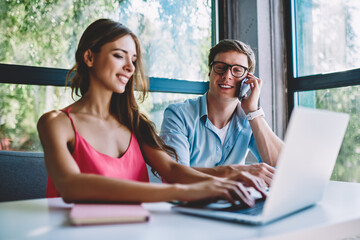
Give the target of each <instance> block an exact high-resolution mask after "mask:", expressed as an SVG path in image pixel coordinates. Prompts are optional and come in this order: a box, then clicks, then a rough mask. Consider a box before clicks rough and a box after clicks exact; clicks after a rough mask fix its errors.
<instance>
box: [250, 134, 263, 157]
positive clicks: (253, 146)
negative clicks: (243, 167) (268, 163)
mask: <svg viewBox="0 0 360 240" xmlns="http://www.w3.org/2000/svg"><path fill="white" fill-rule="evenodd" d="M249 149H250V151H251V153H252V154H253V155H254V157H255V158H256V159H257V160H258V162H259V163H261V162H262V160H261V157H260V153H259V150H258V148H257V146H256V141H255V138H254V135H251V139H250V143H249Z"/></svg>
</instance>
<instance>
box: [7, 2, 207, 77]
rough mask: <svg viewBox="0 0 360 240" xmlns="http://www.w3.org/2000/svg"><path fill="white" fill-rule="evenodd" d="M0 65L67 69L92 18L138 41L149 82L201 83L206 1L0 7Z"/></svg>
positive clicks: (204, 62)
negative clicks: (124, 29)
mask: <svg viewBox="0 0 360 240" xmlns="http://www.w3.org/2000/svg"><path fill="white" fill-rule="evenodd" d="M0 18H1V24H0V62H1V63H9V64H19V65H31V66H42V67H55V68H64V69H70V68H71V67H72V65H73V64H74V54H75V48H76V46H77V44H78V41H79V38H80V36H81V34H82V33H83V31H84V30H85V28H86V27H87V26H88V25H89V24H90V23H91V22H93V21H94V20H96V19H98V18H111V19H114V20H117V21H120V22H122V23H123V24H125V25H126V26H128V27H129V28H130V29H131V30H132V31H133V32H134V33H135V34H137V36H138V37H139V38H140V41H141V43H142V46H143V49H144V53H145V54H144V55H145V60H146V63H147V65H148V73H149V75H150V76H153V77H165V78H177V79H187V80H191V79H194V80H200V79H207V78H206V76H207V72H208V69H207V54H208V49H210V47H211V1H209V0H203V1H199V0H184V1H168V0H147V1H144V0H132V1H129V0H97V1H84V0H61V1H48V0H29V1H1V3H0Z"/></svg>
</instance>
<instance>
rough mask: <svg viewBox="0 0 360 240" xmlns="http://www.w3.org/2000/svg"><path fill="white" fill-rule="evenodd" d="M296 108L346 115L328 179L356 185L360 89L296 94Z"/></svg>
mask: <svg viewBox="0 0 360 240" xmlns="http://www.w3.org/2000/svg"><path fill="white" fill-rule="evenodd" d="M297 97H298V98H297V100H298V103H299V105H300V106H306V107H313V108H318V109H326V110H330V111H335V112H345V113H349V114H350V121H349V125H348V128H347V130H346V133H345V137H344V140H343V143H342V146H341V149H340V152H339V156H338V158H337V161H336V164H335V168H334V171H333V174H332V177H331V179H332V180H336V181H346V182H360V121H359V116H360V86H353V87H342V88H334V89H324V90H316V91H306V92H298V94H297Z"/></svg>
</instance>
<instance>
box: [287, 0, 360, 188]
mask: <svg viewBox="0 0 360 240" xmlns="http://www.w3.org/2000/svg"><path fill="white" fill-rule="evenodd" d="M290 2H291V7H290V8H289V9H288V11H289V12H291V19H292V24H291V29H290V30H291V32H292V36H291V37H292V42H291V44H288V45H289V46H292V49H291V51H289V52H291V53H292V58H290V61H289V64H288V66H289V69H290V72H289V76H288V86H289V96H290V97H289V105H290V108H292V106H293V105H295V106H297V105H299V106H306V107H311V108H319V109H327V110H331V111H338V112H346V113H349V114H350V122H349V125H348V128H347V131H346V134H345V137H344V140H343V144H342V146H341V149H340V153H339V156H338V159H337V162H336V165H335V169H334V172H333V175H332V178H331V179H332V180H339V181H350V182H360V121H359V117H360V86H359V84H360V71H359V70H360V29H359V27H358V26H359V24H360V2H359V1H356V0H348V1H343V0H334V1H327V0H306V1H303V0H292V1H290ZM288 29H289V28H288ZM334 127H336V126H334Z"/></svg>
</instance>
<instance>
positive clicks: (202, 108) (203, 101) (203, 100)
mask: <svg viewBox="0 0 360 240" xmlns="http://www.w3.org/2000/svg"><path fill="white" fill-rule="evenodd" d="M207 94H208V93H207V92H206V93H205V94H204V95H202V96H201V97H200V118H202V117H204V116H206V117H207V115H208V110H207V100H206V97H207Z"/></svg>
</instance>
